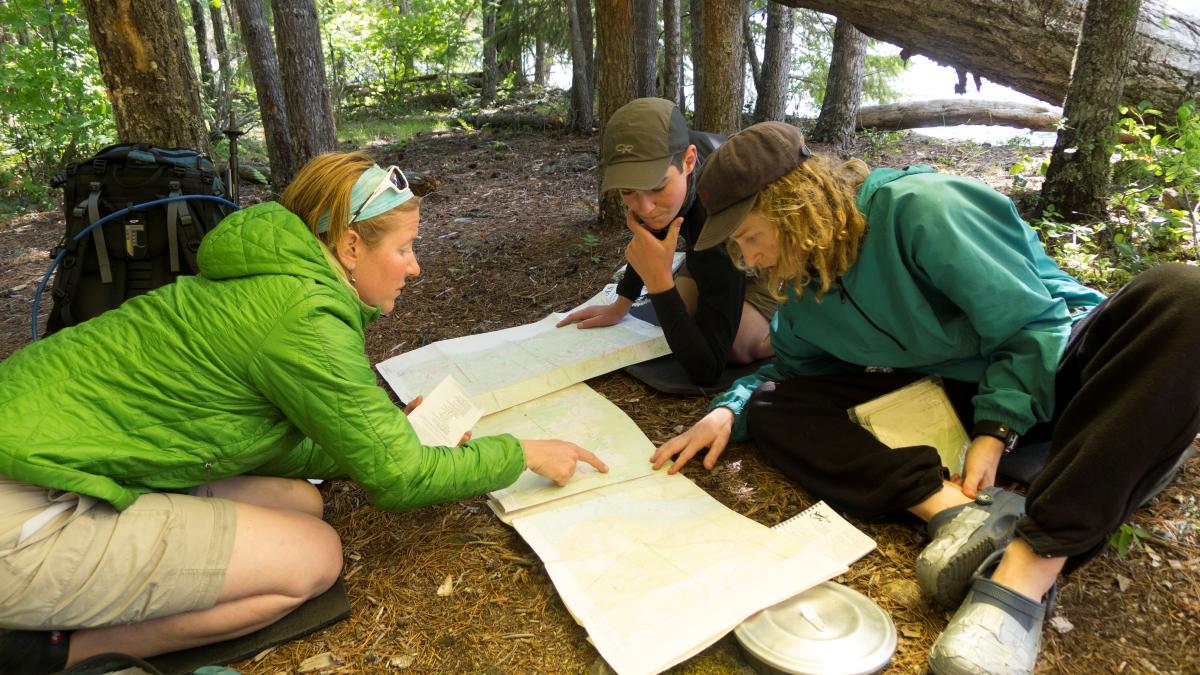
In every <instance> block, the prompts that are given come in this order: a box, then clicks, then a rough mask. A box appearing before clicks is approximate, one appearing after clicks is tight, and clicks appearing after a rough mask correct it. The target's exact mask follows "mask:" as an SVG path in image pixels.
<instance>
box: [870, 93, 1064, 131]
mask: <svg viewBox="0 0 1200 675" xmlns="http://www.w3.org/2000/svg"><path fill="white" fill-rule="evenodd" d="M1061 119H1062V111H1061V110H1059V109H1058V108H1054V107H1052V106H1048V105H1040V104H1035V103H1016V102H1011V101H980V100H971V99H936V100H931V101H910V102H907V103H889V104H887V105H872V106H864V107H861V108H859V109H858V128H859V129H916V128H919V127H942V126H953V125H956V124H995V125H999V126H1005V127H1018V128H1022V129H1031V130H1033V131H1055V130H1057V125H1058V122H1059V120H1061Z"/></svg>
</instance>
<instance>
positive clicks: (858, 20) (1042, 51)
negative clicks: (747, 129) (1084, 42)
mask: <svg viewBox="0 0 1200 675" xmlns="http://www.w3.org/2000/svg"><path fill="white" fill-rule="evenodd" d="M779 1H780V2H783V3H784V4H787V5H791V6H793V7H806V8H808V9H815V10H817V11H819V12H826V13H828V14H833V15H835V16H837V17H838V18H844V19H847V20H849V21H850V22H851V23H853V24H854V25H855V26H857V27H858V29H859V30H861V31H862V32H864V33H866V34H867V35H869V36H871V37H873V38H878V39H880V40H886V41H887V42H890V43H892V44H895V45H899V46H901V47H903V48H904V49H906V50H907V51H908V52H909V53H912V54H924V55H926V56H928V57H930V58H932V59H934V60H935V61H938V62H940V63H944V64H947V65H951V66H955V67H957V68H960V69H963V70H969V71H970V72H972V73H975V74H976V75H980V76H983V77H986V78H988V79H989V80H991V81H993V82H996V83H999V84H1003V85H1005V86H1009V87H1012V88H1013V89H1016V90H1017V91H1020V92H1022V93H1025V94H1028V95H1030V96H1033V97H1034V98H1037V99H1040V100H1042V101H1046V102H1047V103H1050V104H1053V105H1059V104H1061V103H1062V101H1063V97H1064V96H1065V95H1066V92H1067V86H1068V84H1069V82H1070V75H1071V63H1072V59H1073V57H1074V54H1075V44H1076V42H1077V41H1078V37H1079V27H1080V24H1081V22H1082V21H1083V9H1084V0H1037V1H1036V2H1009V1H1007V0H858V1H857V2H841V1H839V0H779ZM1197 35H1200V15H1197V13H1196V10H1194V9H1187V7H1186V5H1185V4H1184V3H1176V4H1171V3H1169V2H1167V0H1145V1H1144V2H1143V3H1142V11H1141V13H1140V15H1139V17H1138V24H1137V37H1136V38H1135V41H1134V47H1133V49H1132V51H1131V57H1130V58H1131V63H1130V66H1129V69H1128V71H1127V72H1126V80H1127V81H1126V82H1125V89H1124V92H1125V93H1124V96H1123V98H1122V101H1123V102H1125V103H1126V104H1128V105H1136V104H1137V103H1138V102H1139V101H1142V100H1148V101H1151V102H1152V103H1154V104H1155V107H1157V108H1159V109H1162V110H1174V109H1175V108H1177V107H1178V106H1179V104H1180V103H1182V102H1183V101H1185V100H1187V99H1189V98H1195V97H1196V93H1197V92H1198V91H1200V40H1198V39H1197V37H1196V36H1197Z"/></svg>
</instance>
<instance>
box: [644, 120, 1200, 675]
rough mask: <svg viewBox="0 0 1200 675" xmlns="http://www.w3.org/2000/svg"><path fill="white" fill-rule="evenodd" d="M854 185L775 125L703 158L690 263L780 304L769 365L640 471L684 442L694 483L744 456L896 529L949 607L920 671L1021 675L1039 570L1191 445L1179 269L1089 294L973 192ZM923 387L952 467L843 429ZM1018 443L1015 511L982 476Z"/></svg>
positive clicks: (1111, 518)
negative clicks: (1020, 469)
mask: <svg viewBox="0 0 1200 675" xmlns="http://www.w3.org/2000/svg"><path fill="white" fill-rule="evenodd" d="M865 169H866V167H865V165H863V164H861V163H860V162H848V163H840V164H839V163H838V162H835V161H832V160H830V159H829V158H826V157H823V156H820V155H816V154H812V153H810V152H809V151H808V149H807V147H806V146H805V143H804V137H803V135H802V134H801V133H800V131H799V130H798V129H796V128H794V127H791V126H790V125H786V124H782V123H779V122H766V123H763V124H757V125H754V126H752V127H749V128H748V129H746V130H744V131H742V132H741V133H738V134H734V135H733V136H731V137H729V138H728V139H727V140H726V141H725V143H724V144H722V145H721V147H719V148H718V149H717V150H716V151H715V152H714V153H713V154H712V156H711V157H709V159H708V161H707V162H705V164H704V166H703V168H702V169H701V171H700V175H699V177H698V179H697V191H698V194H699V198H700V200H701V202H702V203H703V205H704V206H705V208H706V209H707V211H708V219H707V221H706V223H705V226H704V229H703V231H702V232H701V235H700V238H699V241H698V242H697V245H696V248H697V249H706V248H719V245H720V244H721V243H722V242H724V243H725V247H724V248H726V249H727V250H728V251H729V252H730V256H731V257H732V258H733V259H734V260H735V261H737V262H738V264H739V265H741V266H743V267H745V268H747V269H750V270H752V271H753V272H754V273H757V274H760V275H763V276H765V277H767V278H768V280H769V284H768V285H769V287H770V289H771V290H772V292H773V293H775V295H776V296H777V297H779V298H781V299H782V301H783V302H782V304H780V306H779V309H778V311H777V313H776V316H775V320H774V321H773V322H772V334H771V340H772V344H773V345H774V347H775V354H776V360H775V363H773V364H772V365H770V366H768V367H764V368H762V369H760V370H759V372H758V373H757V374H756V375H753V376H750V377H746V378H742V379H741V380H738V381H737V382H736V383H735V384H734V386H733V387H732V388H731V389H729V390H728V391H726V392H725V393H724V394H721V395H720V396H718V397H717V398H716V399H715V400H714V402H713V404H712V407H711V411H710V412H709V414H708V415H707V416H705V417H704V418H703V419H701V420H700V421H699V422H697V423H696V424H695V425H694V426H692V427H691V428H690V429H689V430H687V431H686V432H684V433H683V434H682V435H680V436H678V437H676V438H673V439H671V440H669V441H667V442H666V443H665V444H663V445H662V446H661V447H659V448H658V450H657V451H656V452H655V455H654V457H653V458H652V462H653V464H654V467H655V468H659V467H661V466H663V464H665V463H666V462H667V461H668V460H670V459H672V458H674V463H673V465H672V467H671V469H670V471H672V472H674V471H678V470H679V469H680V467H682V466H683V465H684V464H686V463H687V462H688V461H689V460H690V459H691V458H692V457H694V456H695V455H697V454H698V453H700V452H701V451H704V450H706V449H707V454H706V455H705V457H704V465H705V467H706V468H708V469H712V468H713V467H714V466H715V462H716V460H717V458H718V457H719V456H720V454H721V453H722V452H723V450H724V448H725V446H726V444H727V443H728V442H729V441H730V440H733V441H741V440H747V439H751V440H753V441H754V443H755V445H756V446H757V447H758V448H759V450H760V451H761V452H762V453H763V454H764V455H765V456H766V458H767V459H769V460H770V461H771V462H772V463H774V464H775V465H776V466H778V467H779V468H780V470H781V471H782V472H783V473H784V474H785V475H787V476H789V477H790V478H792V479H793V480H795V481H796V482H797V483H799V484H800V485H802V486H803V487H804V488H805V489H806V490H807V491H808V492H809V493H811V495H812V496H813V498H815V499H823V500H825V501H827V502H829V503H831V504H832V505H834V506H836V507H838V508H841V509H843V510H846V511H848V512H851V513H853V514H855V515H857V516H859V517H863V518H877V517H881V516H885V515H888V514H892V513H898V512H903V511H908V512H910V513H912V514H914V515H916V516H918V517H920V518H921V519H923V520H925V521H926V529H927V531H928V533H929V535H930V543H929V545H928V546H926V547H925V549H924V550H923V551H922V552H921V554H920V555H919V556H918V558H917V560H916V576H917V582H918V586H919V587H920V588H921V591H922V594H923V595H924V596H925V597H926V599H927V600H928V601H929V602H930V603H932V604H935V605H940V606H944V607H954V606H956V605H957V606H959V610H958V612H957V613H956V614H955V615H954V618H953V619H951V621H950V624H949V625H948V626H947V628H946V630H945V631H944V632H943V633H942V635H941V637H939V638H938V640H937V642H935V643H934V645H933V648H932V650H931V652H930V657H929V666H930V669H931V670H932V671H933V672H935V673H951V672H953V673H959V672H999V671H1003V672H1014V668H1015V670H1016V671H1019V672H1032V671H1033V668H1034V664H1035V662H1036V659H1037V653H1038V649H1039V648H1040V638H1041V624H1042V620H1043V618H1044V617H1045V614H1046V611H1047V608H1048V606H1049V605H1050V604H1052V600H1051V598H1052V596H1053V588H1054V584H1055V580H1056V579H1057V577H1058V575H1059V574H1060V573H1062V572H1068V573H1069V572H1070V571H1072V570H1074V569H1075V568H1077V567H1078V566H1079V565H1081V564H1083V563H1084V562H1086V561H1087V560H1088V559H1090V558H1091V557H1092V556H1094V555H1095V554H1096V553H1098V552H1099V551H1101V550H1103V549H1104V547H1105V544H1106V542H1107V540H1108V536H1109V534H1110V533H1111V530H1112V529H1113V528H1114V527H1115V526H1116V525H1117V524H1119V523H1122V522H1125V521H1126V520H1127V519H1128V517H1129V515H1130V513H1131V512H1132V511H1133V510H1134V509H1135V508H1137V505H1138V504H1141V503H1143V502H1144V501H1145V500H1147V499H1148V498H1149V497H1150V496H1151V495H1153V494H1154V491H1155V490H1157V489H1160V488H1161V487H1162V486H1163V485H1165V484H1166V483H1167V482H1169V480H1170V477H1171V476H1172V475H1173V473H1172V472H1173V471H1174V470H1175V467H1178V466H1180V465H1181V462H1182V460H1183V458H1185V457H1186V449H1187V448H1188V446H1189V444H1190V443H1191V441H1192V439H1193V438H1195V436H1196V433H1197V431H1200V413H1198V412H1197V411H1200V386H1198V385H1197V384H1196V383H1197V382H1200V341H1197V340H1195V339H1194V335H1196V333H1197V331H1200V316H1197V315H1196V313H1195V311H1194V310H1193V307H1194V305H1195V304H1196V303H1198V302H1200V270H1198V269H1196V268H1192V267H1188V266H1185V265H1164V266H1161V267H1157V268H1154V269H1151V270H1148V271H1146V272H1143V273H1142V274H1141V275H1139V276H1138V277H1137V278H1135V279H1134V280H1133V281H1131V282H1130V283H1129V284H1128V285H1127V286H1126V287H1125V288H1123V289H1122V290H1121V291H1120V292H1118V293H1117V294H1115V295H1113V296H1112V297H1111V298H1108V299H1105V297H1104V296H1103V295H1102V294H1100V293H1098V292H1096V291H1094V290H1092V289H1090V288H1087V287H1086V286H1084V285H1082V284H1080V283H1079V282H1078V281H1076V280H1075V279H1073V278H1071V277H1070V276H1069V275H1068V274H1066V273H1065V272H1063V271H1062V270H1060V269H1059V268H1058V267H1057V265H1056V264H1055V263H1054V261H1053V260H1052V259H1051V258H1049V257H1048V256H1047V255H1046V253H1045V250H1044V249H1043V247H1042V245H1041V243H1040V242H1039V241H1038V238H1037V234H1036V233H1035V232H1034V231H1033V230H1032V229H1031V228H1030V227H1029V225H1027V224H1026V223H1025V222H1024V221H1022V220H1021V218H1020V216H1019V215H1018V213H1017V210H1016V208H1015V207H1014V205H1013V203H1012V202H1011V201H1010V200H1009V199H1008V198H1007V197H1005V196H1004V195H1001V194H1000V193H998V192H996V191H995V190H992V189H991V188H989V187H987V186H986V185H984V184H983V183H980V182H979V181H975V180H971V179H965V178H958V177H954V176H947V175H942V174H938V173H936V172H935V171H934V169H932V168H930V167H928V166H909V167H905V168H903V169H891V168H881V169H876V170H874V171H871V172H869V173H867V172H866V171H865ZM1116 373H1120V375H1116V377H1117V380H1113V379H1112V376H1113V374H1116ZM926 376H936V377H940V378H941V379H942V382H943V386H944V389H945V392H946V395H947V398H948V399H949V401H950V403H951V405H952V406H953V408H954V409H955V410H956V411H957V412H958V414H959V415H960V416H961V417H962V419H963V420H964V421H967V422H968V423H969V427H968V428H970V429H971V430H972V432H971V434H970V436H971V440H970V442H969V444H968V445H967V447H966V451H965V461H964V457H963V455H961V454H960V452H959V451H960V449H961V446H955V447H948V448H946V449H945V451H944V454H939V452H938V450H936V449H935V448H934V447H933V445H932V443H933V439H932V438H931V439H930V440H929V442H928V443H919V444H913V445H908V446H905V447H898V448H891V447H888V446H887V445H885V444H884V443H883V442H881V441H880V440H877V439H876V437H875V436H874V435H872V434H871V433H869V432H867V431H866V430H864V429H863V428H861V427H859V426H858V425H857V424H856V423H854V422H853V421H851V419H850V417H849V416H848V415H847V413H846V411H847V409H850V408H853V407H855V406H858V405H859V404H862V403H864V402H867V401H869V400H872V399H874V398H877V397H879V396H881V395H883V394H885V393H888V392H890V391H892V390H895V389H897V388H900V387H902V386H905V385H907V384H910V383H912V382H914V381H916V380H918V379H921V378H923V377H926ZM1128 378H1137V382H1136V384H1135V385H1133V386H1125V385H1126V383H1127V381H1128ZM1114 382H1119V383H1120V385H1117V386H1114ZM1130 421H1137V422H1138V423H1133V424H1130ZM924 422H925V420H919V419H918V420H913V421H912V424H913V425H914V426H915V427H916V428H918V429H919V428H920V426H921V425H922V424H923V423H924ZM1026 432H1031V433H1030V435H1032V436H1035V437H1038V440H1039V441H1041V440H1045V439H1046V438H1049V439H1051V440H1050V449H1049V458H1050V459H1049V462H1048V463H1047V464H1046V466H1045V468H1044V469H1042V470H1041V473H1040V474H1036V473H1035V475H1034V476H1032V477H1030V476H1028V475H1027V476H1026V480H1029V481H1031V483H1030V487H1029V491H1028V495H1027V497H1026V498H1021V497H1020V496H1018V495H1016V494H1014V493H1011V492H1007V491H1005V490H1002V489H1000V488H998V487H996V486H995V485H994V483H995V480H996V477H997V476H998V475H1003V473H1004V471H1005V465H1004V464H1001V458H1002V457H1004V456H1005V454H1006V453H1007V452H1009V451H1015V453H1021V452H1022V446H1021V443H1020V441H1021V435H1023V434H1026ZM1131 448H1136V451H1131ZM1113 467H1119V468H1120V470H1115V471H1114V470H1113ZM950 475H953V476H955V480H954V481H953V482H951V481H948V480H945V479H944V476H950ZM1114 496H1116V497H1114Z"/></svg>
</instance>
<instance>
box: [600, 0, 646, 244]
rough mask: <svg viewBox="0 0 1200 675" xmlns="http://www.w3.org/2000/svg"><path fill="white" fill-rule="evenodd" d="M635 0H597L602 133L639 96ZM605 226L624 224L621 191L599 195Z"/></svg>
mask: <svg viewBox="0 0 1200 675" xmlns="http://www.w3.org/2000/svg"><path fill="white" fill-rule="evenodd" d="M632 34H633V0H596V77H597V80H598V82H597V89H598V93H599V108H600V133H601V134H603V133H604V125H606V124H608V118H610V117H612V114H613V113H614V112H616V111H617V108H620V107H621V106H623V105H625V104H626V103H628V102H630V101H632V100H633V99H634V98H637V88H636V79H635V77H634V73H633V52H632V50H630V49H629V36H630V35H632ZM598 203H599V204H600V208H599V216H600V217H599V220H600V225H601V226H602V227H615V228H619V227H624V226H625V209H624V205H623V204H622V203H621V198H620V197H619V196H618V195H617V194H615V193H614V194H611V195H608V196H607V197H605V195H603V194H601V195H600V196H599V200H598Z"/></svg>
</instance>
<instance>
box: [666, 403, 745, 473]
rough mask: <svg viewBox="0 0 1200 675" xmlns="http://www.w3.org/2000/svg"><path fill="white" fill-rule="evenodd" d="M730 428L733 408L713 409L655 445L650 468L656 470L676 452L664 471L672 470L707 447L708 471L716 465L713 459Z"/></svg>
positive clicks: (678, 467)
mask: <svg viewBox="0 0 1200 675" xmlns="http://www.w3.org/2000/svg"><path fill="white" fill-rule="evenodd" d="M732 431H733V411H732V410H730V409H729V408H716V409H715V410H713V411H712V412H710V413H708V414H707V415H705V416H704V417H703V418H702V419H701V420H700V421H699V422H696V423H695V424H693V425H692V428H691V429H688V430H687V431H685V432H683V433H682V434H680V435H678V436H676V437H675V438H672V439H671V440H669V441H667V442H666V443H663V444H662V445H661V446H659V448H658V450H657V451H655V453H654V456H653V457H651V458H650V461H651V462H653V463H654V469H655V470H656V471H657V470H658V469H659V468H661V467H662V465H663V464H665V463H666V461H667V460H668V459H671V458H672V457H675V456H676V455H679V457H678V458H676V460H675V463H674V464H672V465H671V468H670V469H669V470H668V471H667V473H675V472H677V471H679V470H680V469H681V468H683V465H684V464H687V463H688V460H690V459H691V458H692V457H695V456H696V453H698V452H700V451H701V450H703V449H704V448H708V454H707V455H705V456H704V468H706V469H708V470H709V471H712V470H713V467H714V466H716V465H717V458H719V457H720V456H721V453H722V452H724V451H725V444H726V443H728V442H729V434H730V433H731V432H732Z"/></svg>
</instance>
